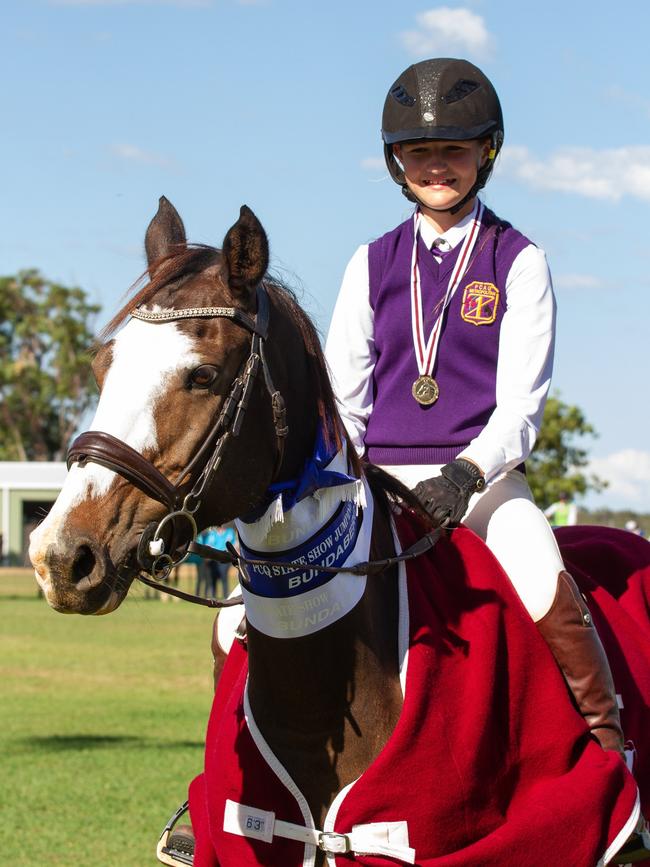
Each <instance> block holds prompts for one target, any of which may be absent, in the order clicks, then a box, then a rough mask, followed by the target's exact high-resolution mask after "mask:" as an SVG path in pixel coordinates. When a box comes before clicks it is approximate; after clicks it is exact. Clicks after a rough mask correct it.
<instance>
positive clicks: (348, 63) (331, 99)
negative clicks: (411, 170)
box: [0, 0, 650, 511]
mask: <svg viewBox="0 0 650 867" xmlns="http://www.w3.org/2000/svg"><path fill="white" fill-rule="evenodd" d="M0 26H1V32H2V34H3V51H2V57H1V58H0V71H1V73H2V81H3V87H2V89H1V92H0V107H1V110H2V117H3V119H4V125H3V132H2V135H1V136H0V156H1V159H0V195H1V197H2V198H1V201H2V207H1V208H0V229H1V231H0V270H1V273H12V272H14V271H16V270H18V269H19V268H25V267H38V268H40V269H41V270H42V271H43V272H44V273H45V274H47V275H48V276H49V277H51V278H53V279H56V280H60V281H63V282H67V283H77V284H79V285H81V286H83V287H84V288H85V289H86V290H87V291H88V292H89V293H90V294H91V296H92V297H93V298H94V299H96V300H98V301H99V302H101V303H102V305H103V307H104V312H103V314H102V317H101V320H100V321H99V322H98V325H101V324H102V323H103V322H105V321H106V320H107V319H108V318H109V314H110V313H111V312H112V311H114V310H115V308H116V307H117V305H118V303H119V301H120V298H121V297H122V295H123V293H124V292H125V291H126V290H127V289H128V287H129V286H130V285H131V283H132V282H133V281H134V280H135V278H136V277H137V276H138V275H139V274H140V273H141V271H142V270H143V267H144V259H143V253H142V244H143V236H144V230H145V228H146V225H147V223H148V221H149V219H150V218H151V216H152V215H153V213H154V212H155V210H156V207H157V200H158V197H159V196H160V195H161V194H165V195H166V196H167V197H168V198H169V199H170V200H171V201H172V202H173V203H174V204H175V205H176V207H177V208H178V210H179V211H180V213H181V215H182V216H183V218H184V220H185V225H186V228H187V231H188V237H189V238H190V239H191V240H193V241H199V242H206V243H212V244H215V245H219V244H220V243H221V240H222V238H223V236H224V234H225V231H226V230H227V228H228V227H229V226H230V225H231V223H232V222H234V220H235V219H236V217H237V214H238V210H239V206H240V204H242V203H243V202H246V203H247V204H248V205H249V206H250V207H252V208H253V210H254V211H255V212H256V213H257V214H258V216H259V217H260V219H261V220H262V222H263V223H264V225H265V227H266V229H267V231H268V233H269V237H270V242H271V250H272V264H273V267H274V269H275V270H276V271H278V272H279V273H280V274H281V275H282V276H283V277H284V278H285V279H287V280H288V281H289V282H291V283H292V284H293V285H294V286H295V287H297V288H298V289H299V290H300V291H301V292H302V299H303V303H304V305H305V307H306V308H307V309H308V310H309V311H310V312H311V313H312V314H313V315H314V317H315V318H316V321H317V322H318V324H319V326H320V328H321V331H323V332H326V330H327V326H328V322H329V317H330V315H331V311H332V308H333V305H334V301H335V298H336V294H337V291H338V285H339V282H340V279H341V275H342V273H343V269H344V267H345V264H346V262H347V260H348V258H349V257H350V256H351V254H352V253H353V252H354V250H355V248H356V247H357V246H358V245H359V244H360V243H365V242H367V241H368V240H370V239H372V238H373V237H376V236H377V235H378V234H380V233H382V232H384V231H386V230H387V229H390V228H392V227H393V226H394V225H396V224H397V223H398V222H400V221H401V220H402V219H404V218H405V217H406V216H407V214H408V203H406V201H405V200H404V199H403V198H402V196H401V195H400V193H399V190H398V188H397V187H396V186H395V185H394V184H393V182H392V181H390V180H389V179H388V177H387V174H386V172H385V170H384V168H383V165H382V161H381V141H380V136H379V128H380V118H381V108H382V105H383V100H384V96H385V93H386V91H387V89H388V87H389V85H390V84H391V83H392V81H393V80H394V79H395V78H396V77H397V75H398V74H399V72H401V70H402V69H404V68H405V67H406V66H408V65H409V64H410V63H412V62H414V61H417V60H421V59H423V58H425V57H427V56H445V55H447V56H464V57H467V58H468V59H470V60H472V61H474V62H475V63H477V64H478V65H480V66H481V67H482V68H483V69H484V70H485V72H486V73H487V74H488V75H489V76H490V77H491V79H492V80H493V82H494V84H495V86H496V87H497V89H498V91H499V94H500V96H501V100H502V104H503V108H504V115H505V124H506V144H505V147H504V150H503V154H502V157H501V158H500V162H499V165H498V168H497V171H496V173H495V176H494V178H493V180H492V181H491V182H490V185H489V187H488V189H487V190H486V194H485V201H486V203H487V204H488V205H489V206H490V207H492V208H493V209H494V210H496V211H497V213H498V214H499V215H500V216H502V217H505V218H506V219H508V220H510V221H511V222H512V223H514V224H515V225H516V226H517V227H518V228H519V229H521V230H522V231H523V232H525V233H526V234H527V235H529V237H531V238H532V239H533V240H534V241H535V242H536V243H538V244H539V245H540V246H541V247H543V248H544V249H545V250H546V252H547V255H548V258H549V262H550V265H551V269H552V273H553V276H554V282H555V287H556V293H557V298H558V306H559V328H558V346H557V353H556V370H555V376H554V389H556V390H559V392H560V393H561V396H562V398H563V399H564V400H566V401H568V402H570V403H576V404H578V405H579V406H581V407H582V408H583V410H584V411H585V413H586V415H587V418H588V419H589V420H590V421H591V422H592V424H594V426H595V427H596V429H597V430H598V432H599V434H600V436H599V438H598V439H597V440H595V441H594V442H593V443H592V444H590V454H591V456H592V457H593V468H594V470H595V471H596V472H598V473H599V475H601V476H602V477H605V478H608V479H609V480H610V488H609V489H608V491H607V492H606V493H605V494H602V495H600V496H597V497H596V496H592V497H590V498H589V499H588V501H587V504H588V505H590V506H592V507H595V506H598V505H609V506H611V507H613V508H624V507H630V508H634V509H637V510H639V511H650V444H649V443H648V429H649V422H650V409H649V407H648V397H649V394H650V387H649V386H650V383H649V376H648V344H649V343H650V338H649V336H648V333H647V329H648V326H647V322H648V319H647V318H646V315H645V314H646V304H645V302H644V301H643V298H644V297H645V295H646V294H647V293H649V292H650V242H649V241H648V237H649V232H648V228H647V226H648V211H649V209H650V208H649V206H650V94H649V93H648V90H647V81H648V79H649V77H650V64H649V62H648V49H647V34H648V32H650V4H648V3H647V2H646V0H633V2H628V3H625V4H621V5H620V6H619V7H612V6H611V5H608V6H605V5H604V4H602V6H601V4H596V3H594V2H585V0H573V2H571V3H568V2H566V0H565V2H558V0H550V2H546V3H543V4H542V3H534V4H526V3H521V2H515V0H493V2H490V3H488V2H486V0H465V2H458V3H455V2H451V0H448V2H446V3H442V4H435V3H432V2H427V0H423V2H411V0H401V2H400V3H399V4H398V3H395V2H387V0H348V2H341V0H329V2H327V3H312V2H308V0H302V2H298V0H193V2H192V0H4V2H2V4H0Z"/></svg>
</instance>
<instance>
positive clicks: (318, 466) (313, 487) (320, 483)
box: [240, 425, 357, 524]
mask: <svg viewBox="0 0 650 867" xmlns="http://www.w3.org/2000/svg"><path fill="white" fill-rule="evenodd" d="M327 439H328V440H329V445H328V443H327V441H326V438H325V433H324V430H323V426H322V425H319V426H318V430H317V432H316V445H315V446H314V451H313V453H312V455H311V457H310V458H308V460H307V461H305V465H304V467H303V469H302V472H301V474H300V476H299V477H298V478H297V479H290V480H288V481H286V482H274V483H273V484H272V485H269V487H268V488H267V491H266V494H265V496H264V499H263V500H262V502H261V504H260V505H259V506H257V507H256V508H255V509H254V511H252V512H250V513H249V514H248V515H246V517H243V518H241V519H240V520H242V521H244V522H245V523H247V524H252V523H254V522H255V521H257V520H259V518H261V517H262V515H263V514H264V513H265V512H266V510H267V509H268V507H269V506H270V505H271V503H272V502H273V501H274V500H276V499H277V497H278V494H281V495H282V508H283V510H284V511H285V512H286V511H287V510H289V509H291V508H292V507H293V506H295V505H296V503H299V502H300V501H301V500H304V499H306V498H307V497H310V496H311V495H312V494H313V493H314V491H317V490H319V489H320V488H333V487H336V486H337V485H349V484H350V483H351V482H355V481H357V479H356V477H355V476H349V475H347V474H346V473H338V472H334V471H332V470H328V469H326V467H327V466H328V465H329V464H331V463H332V461H333V460H334V458H335V457H336V455H337V446H336V439H335V437H334V435H333V433H332V432H330V435H329V437H328V438H327Z"/></svg>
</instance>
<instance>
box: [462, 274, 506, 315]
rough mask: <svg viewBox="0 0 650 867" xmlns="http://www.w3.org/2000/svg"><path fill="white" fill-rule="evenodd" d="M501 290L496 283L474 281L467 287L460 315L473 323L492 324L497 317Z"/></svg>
mask: <svg viewBox="0 0 650 867" xmlns="http://www.w3.org/2000/svg"><path fill="white" fill-rule="evenodd" d="M498 304H499V290H498V289H497V287H496V286H495V285H494V283H479V282H478V281H474V282H473V283H469V284H468V285H467V286H466V287H465V291H464V292H463V301H462V304H461V307H460V315H461V317H462V318H463V319H464V320H465V322H471V323H472V325H492V323H493V322H494V321H495V319H496V318H497V306H498Z"/></svg>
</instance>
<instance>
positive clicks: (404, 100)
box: [390, 84, 415, 108]
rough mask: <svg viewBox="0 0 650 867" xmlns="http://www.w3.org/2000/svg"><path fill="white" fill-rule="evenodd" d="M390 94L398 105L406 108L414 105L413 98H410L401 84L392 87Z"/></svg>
mask: <svg viewBox="0 0 650 867" xmlns="http://www.w3.org/2000/svg"><path fill="white" fill-rule="evenodd" d="M390 93H391V96H392V97H393V98H394V99H396V100H397V101H398V102H399V103H400V105H406V106H408V108H413V106H414V105H415V97H414V96H411V95H410V94H409V92H408V91H407V90H406V89H405V88H404V87H403V85H401V84H398V85H397V86H396V87H394V88H393V89H392V90H391V92H390Z"/></svg>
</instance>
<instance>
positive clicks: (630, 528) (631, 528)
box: [625, 519, 645, 536]
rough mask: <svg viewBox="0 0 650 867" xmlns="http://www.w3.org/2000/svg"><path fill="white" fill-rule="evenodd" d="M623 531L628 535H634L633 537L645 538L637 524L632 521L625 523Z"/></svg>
mask: <svg viewBox="0 0 650 867" xmlns="http://www.w3.org/2000/svg"><path fill="white" fill-rule="evenodd" d="M625 529H626V530H627V531H628V532H630V533H634V535H635V536H645V533H644V532H643V530H642V529H641V527H639V525H638V524H637V522H636V521H634V520H632V519H630V520H629V521H626V522H625Z"/></svg>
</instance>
